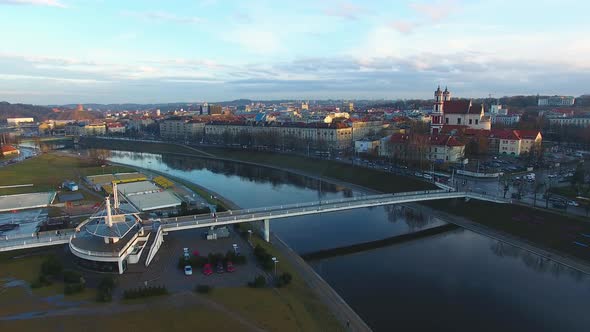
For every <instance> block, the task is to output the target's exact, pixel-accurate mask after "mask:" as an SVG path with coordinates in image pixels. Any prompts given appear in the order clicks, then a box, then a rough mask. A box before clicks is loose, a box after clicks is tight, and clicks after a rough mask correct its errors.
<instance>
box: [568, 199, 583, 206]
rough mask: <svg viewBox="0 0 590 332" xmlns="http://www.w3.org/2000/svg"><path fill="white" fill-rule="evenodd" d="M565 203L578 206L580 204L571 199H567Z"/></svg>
mask: <svg viewBox="0 0 590 332" xmlns="http://www.w3.org/2000/svg"><path fill="white" fill-rule="evenodd" d="M567 205H569V206H580V204H579V203H578V202H576V201H573V200H569V201H567Z"/></svg>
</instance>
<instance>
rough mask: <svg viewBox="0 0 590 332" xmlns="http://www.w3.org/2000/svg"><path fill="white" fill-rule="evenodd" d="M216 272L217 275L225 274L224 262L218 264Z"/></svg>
mask: <svg viewBox="0 0 590 332" xmlns="http://www.w3.org/2000/svg"><path fill="white" fill-rule="evenodd" d="M216 272H217V273H223V272H225V270H224V269H223V263H222V262H218V263H217V268H216Z"/></svg>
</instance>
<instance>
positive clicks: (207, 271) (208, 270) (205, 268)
mask: <svg viewBox="0 0 590 332" xmlns="http://www.w3.org/2000/svg"><path fill="white" fill-rule="evenodd" d="M203 274H204V275H206V276H210V275H212V274H213V269H212V268H211V264H209V263H207V264H205V265H203Z"/></svg>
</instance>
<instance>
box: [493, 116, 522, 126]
mask: <svg viewBox="0 0 590 332" xmlns="http://www.w3.org/2000/svg"><path fill="white" fill-rule="evenodd" d="M491 119H492V125H494V124H502V125H505V126H513V125H515V124H517V123H518V122H520V115H518V114H512V115H492V116H491Z"/></svg>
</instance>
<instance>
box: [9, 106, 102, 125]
mask: <svg viewBox="0 0 590 332" xmlns="http://www.w3.org/2000/svg"><path fill="white" fill-rule="evenodd" d="M102 117H103V116H102V114H101V113H100V112H95V111H78V110H76V109H67V110H63V111H60V112H54V111H53V109H52V108H50V107H46V106H37V105H28V104H10V103H7V102H5V101H3V102H0V122H4V121H6V118H34V119H35V121H45V120H78V121H80V120H94V119H100V118H102Z"/></svg>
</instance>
